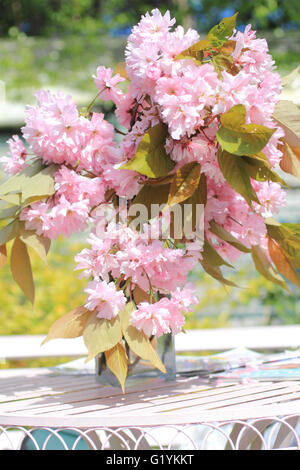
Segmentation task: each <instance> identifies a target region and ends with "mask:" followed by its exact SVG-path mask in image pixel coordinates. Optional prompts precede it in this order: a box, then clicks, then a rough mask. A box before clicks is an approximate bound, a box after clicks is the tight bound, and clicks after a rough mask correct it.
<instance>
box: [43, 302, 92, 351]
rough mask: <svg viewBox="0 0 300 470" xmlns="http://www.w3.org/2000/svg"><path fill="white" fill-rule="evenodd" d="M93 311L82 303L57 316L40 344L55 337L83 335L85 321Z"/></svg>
mask: <svg viewBox="0 0 300 470" xmlns="http://www.w3.org/2000/svg"><path fill="white" fill-rule="evenodd" d="M93 313H94V312H91V311H90V310H88V309H87V308H85V307H84V306H83V305H82V306H80V307H77V308H75V309H74V310H72V311H71V312H68V313H67V314H66V315H63V316H62V317H60V318H58V320H56V321H55V322H54V323H53V325H52V326H51V327H50V329H49V332H48V335H47V337H46V338H45V339H44V341H43V342H42V344H45V343H47V342H48V341H50V340H52V339H57V338H78V337H79V336H82V335H83V332H84V329H85V327H86V324H87V321H88V319H89V318H90V316H91V315H92V314H93Z"/></svg>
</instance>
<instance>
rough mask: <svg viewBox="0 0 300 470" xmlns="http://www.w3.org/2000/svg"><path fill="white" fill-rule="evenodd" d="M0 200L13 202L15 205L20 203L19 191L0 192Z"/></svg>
mask: <svg viewBox="0 0 300 470" xmlns="http://www.w3.org/2000/svg"><path fill="white" fill-rule="evenodd" d="M0 200H1V201H5V202H8V203H9V204H13V205H15V206H20V205H21V193H11V194H0Z"/></svg>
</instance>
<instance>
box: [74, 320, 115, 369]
mask: <svg viewBox="0 0 300 470" xmlns="http://www.w3.org/2000/svg"><path fill="white" fill-rule="evenodd" d="M83 340H84V343H85V345H86V347H87V349H88V356H87V358H86V360H85V362H88V361H90V360H91V359H93V358H94V357H95V356H97V354H100V353H101V352H104V351H107V350H109V349H112V348H113V347H114V346H115V345H116V344H117V343H119V342H120V341H121V340H122V329H121V321H120V316H119V315H117V316H116V317H115V318H113V319H112V320H106V319H105V318H98V317H97V312H96V313H94V315H92V316H91V317H90V318H89V319H88V321H87V323H86V327H85V329H84V332H83Z"/></svg>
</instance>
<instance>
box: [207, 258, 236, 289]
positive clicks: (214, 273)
mask: <svg viewBox="0 0 300 470" xmlns="http://www.w3.org/2000/svg"><path fill="white" fill-rule="evenodd" d="M200 263H201V265H202V267H203V269H204V271H205V272H206V273H207V274H209V275H210V276H211V277H213V278H214V279H216V281H218V282H220V283H221V284H223V285H225V286H229V287H238V286H237V285H236V284H235V283H234V282H232V281H229V280H228V279H225V278H224V276H223V274H222V271H221V269H220V268H219V267H218V266H211V265H210V264H209V263H207V262H206V261H204V260H201V261H200Z"/></svg>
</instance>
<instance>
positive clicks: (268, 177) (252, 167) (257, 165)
mask: <svg viewBox="0 0 300 470" xmlns="http://www.w3.org/2000/svg"><path fill="white" fill-rule="evenodd" d="M242 159H243V161H244V165H245V169H246V171H247V174H248V175H249V176H250V178H252V179H254V180H256V181H273V182H274V183H279V184H281V185H282V186H286V187H288V185H287V184H286V183H285V181H283V179H282V178H280V176H279V175H277V173H275V172H274V171H273V170H272V169H271V168H270V164H269V163H267V162H264V161H262V160H259V159H255V158H251V157H242Z"/></svg>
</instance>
